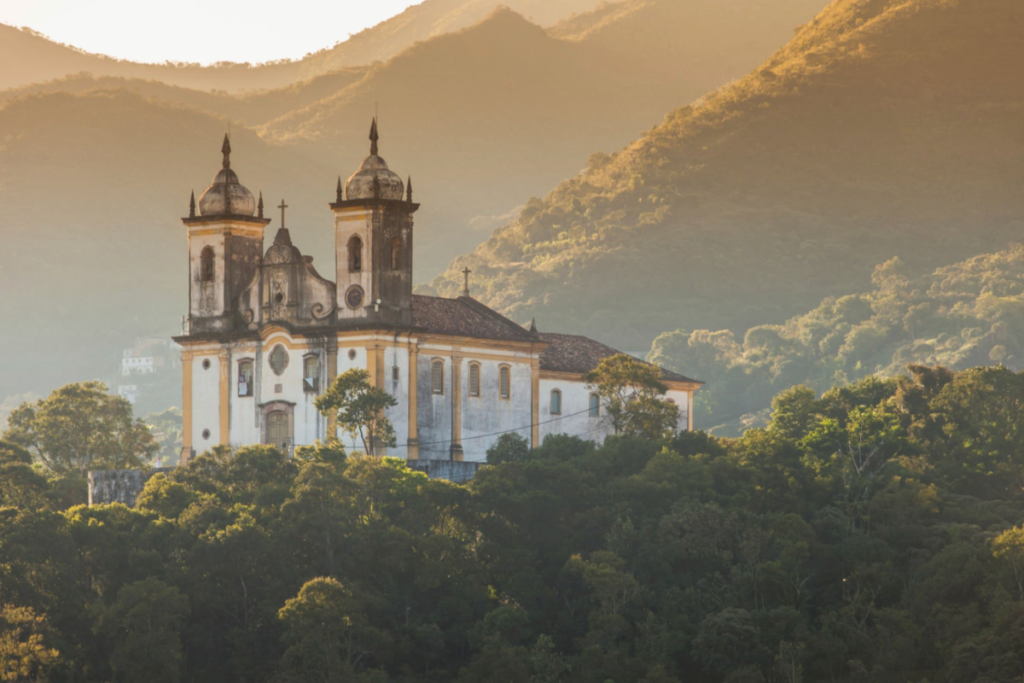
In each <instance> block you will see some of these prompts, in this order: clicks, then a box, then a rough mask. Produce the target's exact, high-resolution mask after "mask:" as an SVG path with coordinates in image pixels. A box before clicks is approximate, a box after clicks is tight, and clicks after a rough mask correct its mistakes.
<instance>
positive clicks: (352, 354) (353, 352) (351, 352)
mask: <svg viewBox="0 0 1024 683" xmlns="http://www.w3.org/2000/svg"><path fill="white" fill-rule="evenodd" d="M348 359H349V360H355V359H356V350H355V349H349V350H348Z"/></svg>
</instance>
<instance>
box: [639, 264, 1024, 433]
mask: <svg viewBox="0 0 1024 683" xmlns="http://www.w3.org/2000/svg"><path fill="white" fill-rule="evenodd" d="M872 285H873V286H872V288H871V289H870V290H869V291H866V292H864V293H862V294H855V295H847V296H842V297H838V298H835V297H829V298H827V299H825V300H824V301H822V302H821V303H820V304H819V305H818V306H817V307H816V308H814V309H813V310H811V311H809V312H807V313H804V314H802V315H799V316H795V317H793V318H791V319H789V320H787V321H786V322H785V323H784V324H781V325H763V326H759V327H755V328H752V329H750V330H749V331H747V333H746V335H745V336H744V337H743V338H742V339H737V337H736V336H735V335H734V334H733V333H732V332H731V331H729V330H718V331H710V330H694V331H684V330H678V331H676V332H669V333H665V334H663V335H661V336H659V337H658V338H657V339H656V340H655V342H654V345H653V347H652V349H651V354H650V360H652V361H653V362H656V363H658V364H660V365H663V366H665V367H668V368H672V369H676V370H679V369H683V368H685V369H686V371H687V372H691V373H695V374H699V376H700V377H701V379H703V380H705V381H706V382H707V385H706V386H705V388H704V389H702V390H701V391H700V392H699V394H698V396H697V413H696V415H697V417H696V419H697V421H698V422H699V424H700V426H701V427H704V428H706V429H710V428H713V427H716V426H719V425H724V427H723V428H722V429H721V430H719V431H721V432H722V433H724V434H729V433H735V432H736V431H737V429H738V427H739V425H747V426H749V425H752V424H757V421H758V416H760V418H761V420H762V421H763V420H764V419H765V418H766V417H767V414H768V409H769V406H770V405H771V400H772V397H773V396H775V395H776V394H778V393H781V392H783V391H785V390H786V389H789V388H790V387H792V386H795V385H798V384H799V385H804V386H808V387H810V388H812V389H814V390H816V391H818V392H824V391H827V390H828V389H830V388H831V387H833V386H836V385H843V384H846V383H848V382H852V381H856V380H860V379H863V378H864V377H867V376H869V375H878V376H882V377H893V376H897V375H901V374H906V371H907V365H909V364H911V363H920V364H926V365H942V366H945V367H947V368H950V369H953V370H966V369H968V368H971V367H975V366H979V365H995V364H999V365H1005V366H1006V367H1008V368H1010V369H1011V370H1013V371H1014V372H1020V371H1022V370H1024V246H1022V245H1020V244H1015V245H1012V246H1010V247H1009V248H1007V249H1004V250H1001V251H997V252H993V253H990V254H982V255H979V256H976V257H974V258H971V259H968V260H966V261H963V262H960V263H956V264H954V265H951V266H944V267H942V268H939V269H938V270H936V271H934V272H933V273H929V274H926V275H923V276H919V277H913V276H911V275H910V274H909V273H908V272H907V268H906V266H905V264H903V263H902V261H900V260H899V259H892V260H891V261H889V262H887V263H885V264H882V265H880V266H878V267H877V268H876V269H875V272H874V274H873V275H872Z"/></svg>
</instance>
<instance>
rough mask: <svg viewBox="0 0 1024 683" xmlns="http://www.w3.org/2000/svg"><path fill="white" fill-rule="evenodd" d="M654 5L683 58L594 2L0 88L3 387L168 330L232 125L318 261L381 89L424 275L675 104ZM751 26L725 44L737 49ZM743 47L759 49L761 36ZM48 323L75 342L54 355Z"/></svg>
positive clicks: (689, 79)
mask: <svg viewBox="0 0 1024 683" xmlns="http://www.w3.org/2000/svg"><path fill="white" fill-rule="evenodd" d="M659 1H663V2H667V1H668V0H659ZM647 5H650V6H655V5H654V4H653V3H647V4H646V5H645V6H647ZM794 6H795V5H794ZM723 7H726V5H723ZM796 14H797V12H796V11H795V10H794V18H793V22H792V23H794V24H795V23H797V22H798V21H799V19H798V18H797V17H796ZM630 16H633V15H630ZM652 16H657V15H652ZM668 16H672V15H671V14H665V15H661V19H662V21H660V23H658V24H653V25H650V26H647V28H646V29H643V27H642V25H637V27H636V28H635V30H645V31H647V33H648V34H649V35H650V36H651V40H652V44H660V45H663V46H665V48H666V49H671V50H675V52H664V53H660V54H661V56H660V57H659V61H660V62H663V63H665V64H676V65H677V68H676V69H672V68H666V69H665V70H664V72H663V73H661V75H656V76H655V75H652V74H654V71H652V70H649V69H646V70H645V68H644V67H643V66H642V65H643V64H644V63H645V62H646V61H647V60H648V59H649V53H648V52H645V53H644V54H642V55H638V56H637V57H635V58H631V59H626V57H624V56H623V55H624V54H628V53H622V52H619V53H612V52H609V51H607V50H608V49H607V47H603V46H602V45H601V44H600V37H601V36H603V35H609V34H608V33H606V32H607V31H611V30H614V26H613V25H612V24H609V23H607V22H605V21H603V20H602V21H594V20H595V19H596V18H597V14H593V15H588V16H581V17H576V18H575V19H573V20H572V21H573V22H574V26H582V25H585V24H586V23H587V22H591V24H592V25H593V26H594V27H595V28H594V30H590V29H588V30H586V31H585V32H586V35H583V36H575V37H570V38H564V39H559V38H553V37H551V35H549V34H547V33H546V32H545V31H544V30H543V29H541V28H540V27H538V26H536V25H533V24H530V23H529V22H527V21H526V20H525V19H523V18H522V17H519V16H516V15H514V14H513V13H511V12H510V11H508V10H502V11H499V12H497V13H495V14H493V15H491V16H490V17H489V18H488V19H486V20H485V21H483V22H481V23H480V24H478V25H476V26H474V27H471V28H469V29H465V30H463V31H461V32H457V33H454V34H447V35H443V36H439V37H436V38H432V39H430V40H428V41H425V42H423V43H420V44H418V45H416V46H414V47H412V48H410V49H409V50H407V51H405V52H403V53H402V54H400V55H398V56H396V57H394V58H392V59H391V60H389V61H388V62H386V63H384V64H379V65H376V66H373V67H370V68H369V69H367V70H365V71H364V70H360V69H346V70H343V71H341V72H333V73H330V74H325V75H323V76H319V77H317V78H314V79H311V80H308V81H303V82H300V83H295V84H293V85H290V86H288V87H286V88H282V89H277V90H273V91H267V92H260V93H251V94H246V95H244V96H234V95H227V94H224V93H209V92H200V91H196V90H191V89H187V88H181V87H176V86H170V85H167V84H164V83H160V82H156V81H151V80H150V81H147V80H142V79H121V78H115V77H103V78H93V77H88V76H76V77H72V78H67V79H63V80H61V81H57V82H52V83H47V84H44V85H42V86H38V87H28V88H24V89H20V90H18V91H16V92H15V93H11V94H10V97H8V98H7V99H6V100H4V101H2V102H0V197H2V200H0V206H2V207H3V208H2V210H0V235H2V236H3V237H4V240H5V244H7V245H8V250H7V251H6V252H5V254H4V255H2V256H0V287H4V288H5V289H6V290H7V291H19V292H21V291H24V290H25V288H26V287H29V289H28V290H27V291H26V293H24V294H22V295H20V296H19V297H17V300H16V302H14V303H12V304H11V310H12V312H14V313H16V317H15V318H14V319H17V320H18V321H19V324H18V326H17V327H11V328H8V329H6V330H4V331H0V343H3V344H5V346H4V348H17V349H18V350H19V353H21V356H20V357H21V358H23V359H25V362H24V363H19V364H14V365H12V364H8V365H6V366H4V367H3V368H2V370H0V396H3V395H7V394H11V393H14V392H23V391H28V390H36V391H37V392H39V393H43V392H45V391H48V390H49V389H51V388H52V386H53V384H54V383H56V382H60V381H65V380H66V379H70V378H78V377H80V376H90V377H91V376H97V375H101V374H105V373H106V372H108V371H109V370H108V368H109V363H110V362H111V360H110V359H109V358H108V357H107V356H110V354H116V353H117V349H119V348H120V347H121V346H122V345H129V344H130V343H131V341H132V339H133V337H134V336H135V335H136V334H170V333H173V332H174V331H175V329H177V321H178V319H179V317H180V315H181V313H182V312H183V296H184V294H183V292H184V290H183V289H182V287H183V284H182V283H183V281H182V277H183V276H182V273H181V270H182V263H181V262H179V259H184V253H185V252H184V242H183V232H182V228H181V226H180V224H179V223H178V220H177V218H178V216H180V215H183V213H184V212H185V208H186V205H187V198H188V191H189V190H191V189H195V190H196V192H197V194H198V193H199V192H201V191H202V189H203V188H204V187H205V186H206V184H207V183H208V182H209V178H210V177H211V176H212V175H213V173H214V172H215V171H216V170H217V160H218V158H219V156H218V153H217V150H218V149H219V145H220V139H221V135H222V134H223V131H224V130H225V129H226V128H227V127H228V125H232V131H233V135H234V138H235V140H236V144H235V150H236V154H237V156H238V159H237V163H236V165H235V168H236V169H237V170H238V172H239V174H240V175H241V177H242V181H243V182H244V183H246V184H247V185H248V186H249V187H250V188H251V189H252V190H253V191H254V192H255V191H258V190H260V189H262V190H264V191H266V192H267V193H268V194H267V197H266V198H267V200H268V201H267V205H268V207H269V206H273V205H276V204H277V203H278V201H279V200H280V198H281V197H282V196H283V197H285V198H287V199H288V203H289V204H290V205H291V206H292V207H293V208H292V209H291V210H290V212H289V215H290V218H289V225H290V227H293V228H294V230H293V236H294V238H295V240H296V243H297V244H298V245H299V246H300V247H301V248H302V249H303V250H304V251H305V252H307V253H310V254H312V255H313V256H314V257H316V259H317V262H318V263H320V262H322V261H324V260H327V262H329V263H330V262H333V256H332V255H331V254H332V251H331V250H332V247H333V242H332V239H333V238H332V231H331V228H330V220H329V215H328V214H327V209H326V206H325V205H326V203H327V202H328V201H330V200H331V199H332V198H333V195H334V185H335V182H336V179H337V177H338V176H339V175H341V176H342V177H345V176H347V175H348V174H349V173H351V172H352V171H353V170H354V169H355V168H356V167H357V165H358V164H359V162H360V161H361V160H362V158H363V157H364V156H365V154H366V152H367V140H366V135H367V128H368V123H369V119H370V116H371V115H372V113H373V111H374V108H375V107H374V105H375V103H378V102H379V104H380V112H381V117H382V130H381V132H382V140H381V150H382V154H383V155H384V156H385V158H387V159H388V161H389V162H391V164H392V167H393V168H394V169H395V170H396V171H398V172H400V173H402V174H404V175H408V174H411V175H412V176H413V177H414V184H415V187H416V197H417V200H418V201H421V202H422V203H423V208H422V210H421V211H420V212H419V213H418V214H417V264H416V268H417V271H416V272H417V276H418V278H419V279H421V280H423V279H429V278H430V277H432V276H433V274H434V273H436V272H438V271H439V270H440V269H441V268H442V267H443V266H444V265H445V264H446V263H447V262H448V261H449V260H450V258H451V257H452V256H453V255H454V254H457V253H459V252H460V251H462V250H465V249H467V248H471V247H472V246H473V245H474V244H475V243H477V242H478V241H479V240H480V239H481V237H482V236H483V234H484V233H483V232H482V231H481V230H480V229H479V228H474V227H472V226H473V225H480V224H486V222H487V221H488V220H492V219H490V218H489V217H491V216H501V215H504V214H507V213H508V212H509V211H510V209H513V208H514V207H515V206H516V205H517V204H519V203H520V202H522V201H523V199H524V198H525V197H528V196H529V195H530V194H531V193H534V192H539V191H540V190H541V189H542V188H544V187H547V186H550V185H551V184H553V183H555V182H557V180H558V179H559V178H562V177H565V176H566V175H568V174H571V173H572V172H574V170H575V169H578V168H580V167H582V166H583V165H584V164H585V163H586V157H587V155H588V154H589V152H590V151H591V150H593V149H596V148H600V147H611V146H615V145H620V144H624V143H625V142H626V141H628V139H629V138H631V137H632V136H633V135H635V132H634V131H636V130H638V129H642V128H644V127H646V126H647V125H648V124H649V122H650V121H653V120H656V119H657V118H660V116H661V113H660V112H663V111H665V110H666V109H668V108H669V107H670V106H672V104H674V103H677V102H680V101H687V100H690V99H692V98H693V97H696V96H697V95H698V94H699V93H700V92H703V91H705V90H707V89H708V88H710V87H712V83H710V82H709V81H707V80H706V79H707V77H706V76H704V75H703V74H701V73H699V72H693V71H691V70H690V69H689V67H688V66H687V60H684V59H678V58H677V57H675V56H673V55H678V54H679V52H678V50H679V49H682V48H679V47H678V46H675V47H673V44H672V43H671V41H665V40H660V39H657V37H658V36H661V35H667V34H671V33H675V34H677V35H679V36H681V37H683V38H685V37H687V36H695V35H697V34H698V33H700V30H699V27H698V26H696V25H694V24H693V23H692V22H686V23H682V22H677V23H676V24H672V23H671V22H669V21H666V20H664V19H665V17H668ZM679 16H680V17H682V16H683V15H682V14H680V15H679ZM598 24H601V25H600V26H598ZM627 33H628V32H627ZM781 33H789V30H786V31H785V32H782V31H781V30H780V35H779V36H777V37H776V38H775V39H771V38H761V39H760V40H761V41H763V42H762V43H760V44H762V45H765V44H770V43H769V41H771V40H775V41H776V42H777V43H781V42H782V41H783V40H784V36H783V35H781ZM749 38H750V36H748V35H745V34H738V35H735V36H730V37H728V40H724V39H723V42H722V45H723V46H725V47H728V48H729V49H730V50H731V49H732V48H736V49H737V50H741V47H742V46H743V45H744V44H745V43H746V42H748V41H749ZM687 42H692V41H688V40H683V41H682V44H686V43H687ZM636 44H637V45H640V43H636ZM742 49H743V50H748V51H749V60H750V63H752V64H753V63H756V62H757V61H758V57H757V56H756V55H755V54H753V52H754V50H755V47H749V46H748V47H742ZM741 51H742V50H741ZM765 52H768V48H767V47H765ZM648 71H650V73H648ZM641 74H643V75H641ZM652 79H653V80H652ZM652 83H656V84H660V85H652ZM325 93H327V96H324V94H325ZM281 112H287V113H284V114H281ZM268 118H269V119H272V120H270V121H269V122H267V123H266V125H265V126H263V127H261V128H259V129H258V130H257V129H254V128H252V127H253V126H259V125H261V124H262V122H264V121H266V120H267V119H268ZM242 122H244V123H245V124H247V125H242ZM257 133H259V135H258V134H257ZM204 160H207V161H204ZM269 215H274V216H276V212H270V214H269ZM493 220H497V219H493ZM272 229H273V228H271V230H272ZM327 270H328V271H329V270H330V269H329V268H328V269H327ZM26 283H31V284H30V285H27V284H26ZM60 335H63V336H65V337H67V336H71V337H73V338H74V343H73V344H69V345H68V346H67V348H66V349H65V350H64V351H63V352H62V353H60V354H56V355H55V354H54V353H52V346H51V344H52V340H53V339H56V338H58V336H60ZM60 378H65V379H60Z"/></svg>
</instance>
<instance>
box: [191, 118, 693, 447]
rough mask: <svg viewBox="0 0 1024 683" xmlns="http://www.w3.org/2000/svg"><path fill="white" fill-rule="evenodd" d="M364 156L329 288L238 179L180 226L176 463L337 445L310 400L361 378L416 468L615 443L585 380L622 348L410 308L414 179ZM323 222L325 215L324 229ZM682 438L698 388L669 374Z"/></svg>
mask: <svg viewBox="0 0 1024 683" xmlns="http://www.w3.org/2000/svg"><path fill="white" fill-rule="evenodd" d="M378 143H379V138H378V132H377V122H376V120H374V122H373V125H372V127H371V130H370V155H369V156H368V157H366V159H365V160H364V161H363V163H362V165H361V166H360V167H359V169H358V170H356V172H355V173H353V174H352V175H351V176H350V177H349V178H348V180H347V181H346V182H345V183H344V185H343V184H342V182H341V179H340V177H339V179H338V184H337V190H336V196H335V197H334V201H333V202H330V203H329V210H330V212H331V214H333V222H334V238H335V253H334V256H335V263H334V272H333V276H334V279H333V280H330V279H328V278H325V277H324V276H323V275H321V274H320V272H318V270H317V268H316V267H314V265H313V259H312V257H310V256H305V255H303V254H302V252H301V251H300V250H299V249H298V247H296V246H295V245H294V244H293V243H292V240H291V236H290V235H289V232H288V229H287V228H286V227H285V225H284V220H285V213H284V209H285V208H286V205H285V204H284V202H282V204H281V207H279V208H281V214H282V215H281V221H282V224H281V225H280V226H279V227H278V229H277V231H276V234H275V235H274V239H273V242H272V243H271V245H270V246H269V248H266V249H265V243H264V236H265V231H266V229H267V227H268V226H269V225H270V223H271V221H270V219H268V218H265V217H264V207H263V196H262V193H261V194H260V196H259V199H258V200H257V199H256V198H255V197H254V196H253V194H252V193H251V192H250V191H249V190H248V189H246V188H245V187H244V186H243V185H242V184H241V182H240V181H239V178H238V175H237V174H236V173H235V171H234V170H233V169H232V168H231V143H230V140H229V139H228V137H227V136H225V138H224V144H223V147H222V150H221V151H222V154H223V162H222V168H221V169H220V171H219V172H218V173H217V175H216V176H215V177H214V179H213V182H212V183H211V185H210V186H209V187H208V188H207V189H206V190H205V191H204V192H203V193H202V195H201V196H200V197H199V201H198V202H196V199H195V194H194V193H193V195H192V199H191V202H190V205H189V215H188V217H187V218H183V219H182V222H183V223H184V224H185V227H186V229H187V233H188V250H189V270H190V272H189V280H188V298H189V314H188V319H187V322H186V327H185V330H184V331H183V334H182V335H181V336H180V337H176V338H175V341H176V342H178V343H179V344H180V345H181V347H182V372H183V375H182V391H183V418H184V425H183V434H184V436H183V444H184V445H183V449H182V462H183V463H184V462H186V461H187V460H188V459H189V458H191V457H193V456H194V455H195V454H196V453H201V452H203V451H205V450H208V449H209V448H211V447H213V446H216V445H218V444H223V445H228V446H231V447H238V446H245V445H251V444H272V445H275V446H278V447H279V448H281V449H283V450H285V451H286V452H290V451H291V449H292V448H293V447H294V446H301V445H310V444H313V443H315V442H316V441H317V440H325V439H326V438H327V437H329V436H332V435H337V436H339V437H341V438H342V441H343V442H345V445H346V447H347V448H349V450H350V451H357V450H360V445H359V444H357V443H356V442H354V441H352V440H350V439H348V438H347V437H345V436H344V434H341V433H338V430H337V429H336V427H335V425H334V424H332V422H331V421H330V420H329V419H328V418H327V417H325V416H324V415H322V414H321V413H320V412H319V411H318V410H317V409H316V406H315V405H314V402H315V400H316V398H317V396H319V395H320V394H321V393H322V392H323V391H324V390H325V389H326V388H327V387H328V386H330V383H331V382H332V381H333V380H334V378H336V377H337V376H339V375H340V374H342V373H344V372H346V371H348V370H350V369H352V368H360V369H363V370H365V371H366V372H367V373H368V375H369V378H370V381H371V382H372V383H373V385H374V386H376V387H378V388H382V389H384V390H385V391H387V392H388V393H389V394H390V395H391V396H393V397H394V398H395V400H396V401H397V403H398V404H397V406H395V407H394V408H391V409H389V410H388V411H387V417H388V418H389V419H390V421H391V423H392V424H393V425H394V428H395V432H396V435H397V445H396V446H395V447H392V448H387V449H386V454H387V455H389V456H393V457H400V458H405V459H408V460H420V459H424V460H451V461H465V462H482V461H484V460H485V459H486V453H487V449H488V448H489V447H490V446H491V445H492V444H494V443H495V441H496V440H497V439H498V437H499V436H500V435H501V434H504V433H508V432H516V433H519V434H521V435H522V436H523V437H525V438H526V439H528V440H529V441H530V443H531V444H532V445H533V446H534V447H536V446H537V445H539V444H540V443H541V441H542V440H543V439H544V437H546V436H547V435H549V434H569V435H576V436H579V437H582V438H586V439H591V440H595V441H600V440H603V439H604V438H605V437H606V436H607V435H608V434H609V433H610V431H611V427H610V425H609V424H608V422H607V420H606V419H604V415H603V411H602V405H601V401H600V399H599V397H598V396H597V394H596V393H594V392H593V391H592V390H591V388H590V387H588V386H587V383H586V381H585V379H584V377H585V376H586V374H587V373H588V372H589V371H591V370H593V369H594V368H595V367H596V366H597V364H598V363H599V362H600V361H601V359H603V358H606V357H608V356H611V355H614V354H616V353H617V351H616V350H615V349H612V348H610V347H608V346H605V345H603V344H600V343H598V342H596V341H593V340H591V339H587V338H585V337H581V336H576V335H569V334H553V333H547V332H542V331H539V330H538V329H537V327H536V325H534V324H532V323H531V324H530V326H529V327H524V326H522V325H520V324H517V323H516V322H514V321H512V320H510V319H508V318H506V317H505V316H503V315H501V314H499V313H497V312H496V311H493V310H491V309H490V308H488V307H487V306H485V305H484V304H482V303H480V302H478V301H476V300H475V299H473V298H472V297H471V296H470V292H469V273H468V271H467V273H466V287H465V289H464V290H463V292H462V295H461V296H459V297H457V298H452V299H448V298H441V297H434V296H420V295H417V294H413V242H414V237H415V230H414V227H413V216H414V215H415V213H416V210H417V209H418V208H419V204H417V203H415V202H414V201H413V192H412V181H411V179H410V180H409V182H408V183H404V182H403V181H402V179H401V177H399V175H398V174H396V173H395V172H394V171H392V170H390V169H389V168H388V165H387V163H386V162H385V161H384V159H382V158H381V157H380V155H379V154H378ZM325 218H326V216H325ZM662 378H663V381H664V383H665V384H666V385H667V386H668V387H669V392H668V394H667V397H666V398H667V399H668V400H670V401H673V402H674V403H675V404H676V405H677V406H678V407H679V413H680V428H681V429H692V426H693V394H694V392H695V391H696V390H697V389H698V388H699V387H700V386H701V383H700V382H697V381H694V380H691V379H687V378H686V377H683V376H681V375H678V374H675V373H672V372H669V371H663V372H662Z"/></svg>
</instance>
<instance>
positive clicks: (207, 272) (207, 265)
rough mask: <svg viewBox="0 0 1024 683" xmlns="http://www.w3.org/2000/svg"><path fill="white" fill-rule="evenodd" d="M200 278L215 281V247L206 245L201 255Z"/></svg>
mask: <svg viewBox="0 0 1024 683" xmlns="http://www.w3.org/2000/svg"><path fill="white" fill-rule="evenodd" d="M199 279H200V280H202V281H203V282H213V247H204V248H203V251H202V253H201V254H200V255H199Z"/></svg>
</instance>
